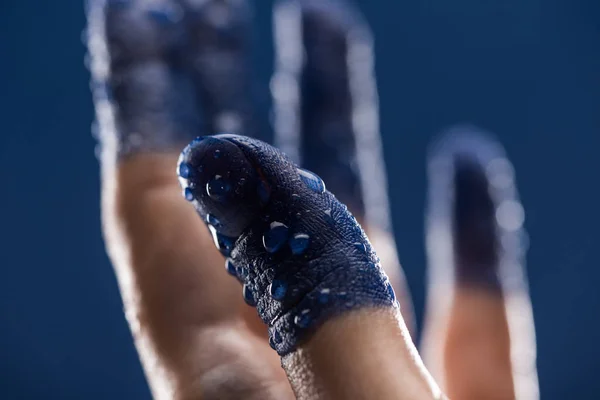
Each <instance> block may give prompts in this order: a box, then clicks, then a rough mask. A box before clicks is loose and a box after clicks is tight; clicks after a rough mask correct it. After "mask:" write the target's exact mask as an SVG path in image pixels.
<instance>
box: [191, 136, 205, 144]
mask: <svg viewBox="0 0 600 400" xmlns="http://www.w3.org/2000/svg"><path fill="white" fill-rule="evenodd" d="M203 140H204V137H203V136H196V137H195V138H194V140H192V144H198V143H200V142H201V141H203Z"/></svg>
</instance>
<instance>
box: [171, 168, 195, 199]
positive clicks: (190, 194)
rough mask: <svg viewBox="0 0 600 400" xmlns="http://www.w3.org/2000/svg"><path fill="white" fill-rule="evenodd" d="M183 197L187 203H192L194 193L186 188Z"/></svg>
mask: <svg viewBox="0 0 600 400" xmlns="http://www.w3.org/2000/svg"><path fill="white" fill-rule="evenodd" d="M171 168H173V167H171ZM171 171H172V170H171ZM183 196H184V197H185V199H186V200H187V201H194V192H192V189H190V188H189V187H187V188H185V189H184V190H183Z"/></svg>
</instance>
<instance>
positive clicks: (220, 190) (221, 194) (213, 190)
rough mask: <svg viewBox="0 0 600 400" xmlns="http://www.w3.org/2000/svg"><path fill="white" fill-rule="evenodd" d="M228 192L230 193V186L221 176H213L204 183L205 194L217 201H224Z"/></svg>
mask: <svg viewBox="0 0 600 400" xmlns="http://www.w3.org/2000/svg"><path fill="white" fill-rule="evenodd" d="M229 192H231V185H230V184H229V182H227V181H226V180H225V179H223V177H222V176H221V175H215V177H214V178H212V179H211V180H209V181H208V182H207V183H206V193H208V195H209V196H210V197H211V198H212V199H215V200H217V201H223V200H225V198H226V197H227V195H228V194H229Z"/></svg>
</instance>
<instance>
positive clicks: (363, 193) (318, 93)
mask: <svg viewBox="0 0 600 400" xmlns="http://www.w3.org/2000/svg"><path fill="white" fill-rule="evenodd" d="M274 23H275V35H276V40H275V43H276V52H277V64H276V71H275V74H274V76H273V82H272V89H273V90H272V91H273V97H274V104H275V143H276V145H277V146H278V147H279V148H280V149H282V150H283V151H284V152H285V153H286V154H288V155H289V156H290V157H291V158H292V160H294V161H295V162H297V163H298V164H300V165H302V166H303V167H306V168H307V169H309V170H311V171H314V172H315V173H317V174H318V175H319V176H321V177H322V178H323V179H324V181H325V182H327V185H328V189H329V191H331V193H333V194H334V195H335V196H336V197H337V198H338V199H339V200H340V201H341V202H342V203H344V204H346V205H347V206H348V207H349V209H350V210H351V211H352V212H353V213H354V215H356V217H357V219H358V220H359V221H361V223H362V224H363V225H364V227H365V230H366V231H367V233H368V234H369V237H370V238H371V240H372V242H373V245H374V246H375V248H376V249H377V250H378V254H379V255H380V257H381V258H382V260H383V265H384V267H385V269H386V272H387V274H388V276H389V277H390V280H391V282H392V283H393V285H394V289H396V292H397V293H398V297H399V299H400V304H401V306H402V314H403V316H404V319H405V320H406V321H407V323H408V325H409V326H412V325H413V311H412V304H411V301H410V293H409V291H408V287H407V286H406V282H405V279H404V275H403V272H402V268H401V267H400V263H399V261H398V255H397V251H396V244H395V243H394V239H393V232H392V229H391V221H390V211H389V204H388V193H387V177H386V172H385V165H384V163H383V155H382V145H381V138H380V134H379V126H378V104H377V87H376V83H375V77H374V73H373V54H372V53H373V48H372V38H371V33H370V30H369V28H368V26H367V25H366V23H365V22H364V21H362V17H361V15H360V14H359V12H358V10H355V9H353V8H352V7H351V6H350V5H349V4H346V3H344V2H338V1H332V0H326V1H314V0H301V1H295V0H283V1H279V2H278V3H276V8H275V13H274Z"/></svg>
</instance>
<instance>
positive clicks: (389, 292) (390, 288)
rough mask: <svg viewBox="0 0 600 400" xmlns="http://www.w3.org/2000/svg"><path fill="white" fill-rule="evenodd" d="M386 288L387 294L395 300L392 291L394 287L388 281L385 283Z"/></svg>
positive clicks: (394, 294)
mask: <svg viewBox="0 0 600 400" xmlns="http://www.w3.org/2000/svg"><path fill="white" fill-rule="evenodd" d="M387 290H388V294H389V295H390V297H391V298H392V301H396V293H395V292H394V288H393V287H392V285H391V284H390V283H389V282H388V284H387Z"/></svg>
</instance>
